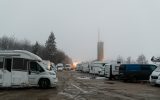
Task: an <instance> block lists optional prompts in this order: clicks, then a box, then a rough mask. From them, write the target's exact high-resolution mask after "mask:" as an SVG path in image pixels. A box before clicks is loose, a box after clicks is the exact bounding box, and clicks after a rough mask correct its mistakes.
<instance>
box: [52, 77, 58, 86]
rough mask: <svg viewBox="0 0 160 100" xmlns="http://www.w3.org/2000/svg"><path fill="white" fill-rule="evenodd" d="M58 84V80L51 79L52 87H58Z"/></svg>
mask: <svg viewBox="0 0 160 100" xmlns="http://www.w3.org/2000/svg"><path fill="white" fill-rule="evenodd" d="M57 83H58V79H57V78H52V79H51V87H56V86H57Z"/></svg>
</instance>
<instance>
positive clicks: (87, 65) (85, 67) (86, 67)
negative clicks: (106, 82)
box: [81, 63, 89, 73]
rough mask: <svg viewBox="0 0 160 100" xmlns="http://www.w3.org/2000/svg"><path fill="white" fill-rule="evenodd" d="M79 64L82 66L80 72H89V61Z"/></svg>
mask: <svg viewBox="0 0 160 100" xmlns="http://www.w3.org/2000/svg"><path fill="white" fill-rule="evenodd" d="M81 66H82V72H84V73H88V72H89V63H83V64H82V65H81Z"/></svg>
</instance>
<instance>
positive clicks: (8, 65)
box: [3, 58, 12, 87]
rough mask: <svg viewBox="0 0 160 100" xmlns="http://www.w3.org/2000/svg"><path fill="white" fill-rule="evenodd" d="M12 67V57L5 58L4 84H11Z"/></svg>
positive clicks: (7, 85) (5, 85) (6, 85)
mask: <svg viewBox="0 0 160 100" xmlns="http://www.w3.org/2000/svg"><path fill="white" fill-rule="evenodd" d="M11 68H12V58H5V64H4V71H3V86H4V87H9V86H11V82H12V78H11V76H12V75H11Z"/></svg>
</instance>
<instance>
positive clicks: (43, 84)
mask: <svg viewBox="0 0 160 100" xmlns="http://www.w3.org/2000/svg"><path fill="white" fill-rule="evenodd" d="M39 87H40V88H42V89H47V88H49V87H50V81H49V80H48V79H40V81H39Z"/></svg>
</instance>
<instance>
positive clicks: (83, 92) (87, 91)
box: [71, 83, 88, 93]
mask: <svg viewBox="0 0 160 100" xmlns="http://www.w3.org/2000/svg"><path fill="white" fill-rule="evenodd" d="M71 85H72V86H73V87H75V88H77V89H78V90H80V91H81V92H83V93H88V91H85V90H83V89H81V88H80V87H78V86H76V85H74V84H72V83H71Z"/></svg>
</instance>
